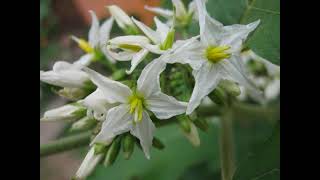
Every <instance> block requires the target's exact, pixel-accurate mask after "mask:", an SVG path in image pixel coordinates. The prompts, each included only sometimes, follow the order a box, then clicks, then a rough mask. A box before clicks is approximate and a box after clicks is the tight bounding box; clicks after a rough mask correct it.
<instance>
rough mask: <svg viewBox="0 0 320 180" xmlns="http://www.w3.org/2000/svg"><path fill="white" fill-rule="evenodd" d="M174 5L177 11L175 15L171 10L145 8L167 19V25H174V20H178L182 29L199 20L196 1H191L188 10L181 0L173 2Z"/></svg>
mask: <svg viewBox="0 0 320 180" xmlns="http://www.w3.org/2000/svg"><path fill="white" fill-rule="evenodd" d="M172 3H173V6H174V8H175V9H176V12H175V13H174V11H172V10H169V9H163V8H159V7H150V6H147V5H146V6H145V9H146V10H148V11H151V12H153V13H156V14H158V15H160V16H162V17H164V18H166V19H167V23H166V24H168V25H170V26H172V25H173V21H174V20H173V18H175V19H176V22H177V25H178V26H181V27H185V26H187V25H189V24H190V22H191V20H192V19H197V18H198V13H197V11H196V5H195V2H194V1H191V2H190V3H189V5H188V9H187V8H186V7H185V5H184V4H183V2H182V1H181V0H172Z"/></svg>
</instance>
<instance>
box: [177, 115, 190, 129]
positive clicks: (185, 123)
mask: <svg viewBox="0 0 320 180" xmlns="http://www.w3.org/2000/svg"><path fill="white" fill-rule="evenodd" d="M177 119H178V122H179V125H180V128H181V129H182V130H183V131H184V132H186V133H189V132H190V131H191V126H190V120H189V118H188V117H187V116H184V115H180V116H177Z"/></svg>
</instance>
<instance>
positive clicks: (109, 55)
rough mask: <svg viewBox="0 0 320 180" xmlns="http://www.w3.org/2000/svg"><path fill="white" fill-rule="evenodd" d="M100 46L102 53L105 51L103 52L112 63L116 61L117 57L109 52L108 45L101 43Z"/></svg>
mask: <svg viewBox="0 0 320 180" xmlns="http://www.w3.org/2000/svg"><path fill="white" fill-rule="evenodd" d="M100 48H101V51H102V53H103V54H104V55H105V57H106V58H107V60H109V61H110V62H111V63H112V64H114V63H116V60H115V58H113V57H112V56H111V54H110V53H109V50H108V49H107V46H106V47H104V46H102V45H101V47H100Z"/></svg>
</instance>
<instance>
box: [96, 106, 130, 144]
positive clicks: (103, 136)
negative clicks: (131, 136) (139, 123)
mask: <svg viewBox="0 0 320 180" xmlns="http://www.w3.org/2000/svg"><path fill="white" fill-rule="evenodd" d="M132 122H133V117H132V115H131V114H130V113H129V105H127V104H122V105H119V106H116V107H114V108H112V109H110V110H109V112H108V114H107V117H106V120H105V121H104V122H103V124H102V127H101V131H100V132H99V134H98V135H97V136H96V137H95V138H94V140H93V141H92V142H91V145H92V144H94V143H103V144H109V143H110V142H111V141H112V139H113V138H114V137H115V136H117V135H119V134H122V133H124V132H127V131H129V130H130V129H131V127H132Z"/></svg>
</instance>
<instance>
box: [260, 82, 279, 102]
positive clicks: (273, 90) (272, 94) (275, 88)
mask: <svg viewBox="0 0 320 180" xmlns="http://www.w3.org/2000/svg"><path fill="white" fill-rule="evenodd" d="M264 93H265V96H266V99H268V100H271V99H275V98H276V97H277V96H278V95H279V93H280V80H279V79H274V80H273V81H271V82H270V83H269V84H268V86H267V87H266V89H265V91H264Z"/></svg>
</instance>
